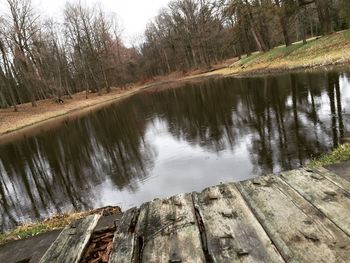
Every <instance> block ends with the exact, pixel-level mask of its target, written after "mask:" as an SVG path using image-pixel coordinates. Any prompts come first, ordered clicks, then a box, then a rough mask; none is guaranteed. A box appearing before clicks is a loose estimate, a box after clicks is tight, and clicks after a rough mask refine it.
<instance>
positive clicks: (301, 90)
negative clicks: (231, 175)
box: [153, 73, 344, 174]
mask: <svg viewBox="0 0 350 263" xmlns="http://www.w3.org/2000/svg"><path fill="white" fill-rule="evenodd" d="M198 86H199V87H198ZM213 86H215V88H213ZM324 94H327V96H328V98H329V106H330V112H331V116H332V117H331V118H329V117H328V118H321V117H320V116H319V115H320V112H319V111H320V108H321V106H322V103H321V97H322V95H324ZM154 102H155V106H153V108H155V109H156V111H157V112H158V115H160V116H164V117H163V119H165V120H166V122H167V123H168V126H169V131H170V132H171V133H172V134H173V135H174V136H175V137H177V138H181V139H184V140H186V141H188V142H189V143H192V144H197V145H200V146H202V147H205V148H207V149H209V150H211V151H213V152H219V151H221V150H224V149H227V148H230V149H232V150H235V147H237V145H238V143H239V142H240V141H242V140H244V139H246V137H247V136H249V137H248V138H249V140H250V155H251V161H252V163H253V165H254V171H255V172H256V173H260V174H261V173H268V172H272V171H277V170H286V169H292V168H295V167H298V166H300V165H303V164H305V162H306V161H307V160H309V159H310V158H311V157H312V156H317V155H320V154H321V153H324V152H325V151H327V150H329V149H330V148H331V146H335V145H337V144H338V142H339V139H340V138H341V137H342V136H343V133H344V124H343V121H342V114H341V94H340V89H339V75H338V74H337V73H329V74H326V77H325V75H324V74H292V75H282V76H280V77H277V78H275V77H266V78H251V79H219V80H215V81H209V82H205V83H202V84H200V85H194V86H193V87H187V88H183V89H173V90H170V91H167V92H165V93H159V94H155V95H154ZM329 119H331V121H332V123H329Z"/></svg>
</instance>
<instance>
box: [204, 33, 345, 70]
mask: <svg viewBox="0 0 350 263" xmlns="http://www.w3.org/2000/svg"><path fill="white" fill-rule="evenodd" d="M349 61H350V31H349V30H346V31H341V32H336V33H334V34H331V35H329V36H325V37H319V38H312V39H309V40H308V42H307V44H306V45H303V43H302V42H297V43H294V44H292V45H291V46H289V47H285V46H279V47H276V48H273V49H272V50H270V51H268V52H266V53H262V52H256V53H253V54H252V55H250V56H249V57H243V58H242V59H241V60H239V61H236V62H235V63H233V64H232V65H231V66H230V67H226V68H223V69H220V70H217V71H213V72H210V73H207V74H222V75H229V74H234V75H245V74H248V75H255V74H259V73H270V72H271V73H273V72H282V71H288V70H295V69H307V68H321V67H323V66H331V65H339V64H345V63H347V62H349Z"/></svg>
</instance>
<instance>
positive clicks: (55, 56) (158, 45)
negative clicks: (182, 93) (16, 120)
mask: <svg viewBox="0 0 350 263" xmlns="http://www.w3.org/2000/svg"><path fill="white" fill-rule="evenodd" d="M4 2H5V4H4V5H5V6H4V7H1V13H0V53H1V54H0V108H7V107H13V108H14V110H17V105H19V104H22V103H26V102H31V104H32V106H33V107H35V106H36V105H37V101H38V100H42V99H48V98H50V99H54V100H58V101H59V100H60V99H61V97H62V96H72V94H74V93H76V92H80V91H85V92H86V97H88V96H89V93H91V92H94V93H98V94H102V92H107V93H108V92H110V89H111V87H123V85H125V84H126V83H131V82H136V81H139V80H144V79H149V78H151V77H152V76H157V75H164V74H168V73H171V72H174V71H181V72H186V71H187V70H189V69H194V68H202V67H210V65H213V64H215V63H219V62H220V61H223V60H225V59H228V58H232V57H238V58H241V57H242V56H243V55H247V56H249V55H250V54H251V53H252V52H255V51H261V52H266V51H268V50H270V49H271V48H273V47H276V46H279V45H286V46H289V45H291V44H292V43H293V42H296V41H303V42H304V43H306V41H307V39H308V38H310V37H319V36H322V35H328V34H332V33H333V32H335V31H340V30H344V29H347V28H349V27H350V1H348V0H172V1H170V2H169V3H168V5H167V6H166V7H164V8H163V9H161V10H160V11H159V14H158V15H157V16H156V17H155V18H154V19H153V20H152V21H150V22H149V24H148V25H147V28H146V29H145V32H144V36H143V40H142V42H141V43H140V44H135V45H134V46H132V47H128V46H126V45H125V43H123V40H122V27H121V25H120V23H119V22H118V19H117V17H116V16H115V15H113V14H110V13H108V12H107V11H105V10H104V9H103V8H101V7H99V6H98V5H96V6H94V7H90V6H86V5H84V4H81V3H80V2H77V3H70V2H67V3H66V5H65V8H64V10H61V12H62V21H55V20H54V19H52V18H47V17H44V16H43V15H42V14H40V13H38V12H37V11H36V10H35V8H34V7H33V5H32V3H31V1H30V0H6V1H4Z"/></svg>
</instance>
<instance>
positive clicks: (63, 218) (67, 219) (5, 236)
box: [0, 206, 121, 245]
mask: <svg viewBox="0 0 350 263" xmlns="http://www.w3.org/2000/svg"><path fill="white" fill-rule="evenodd" d="M106 213H107V214H108V215H110V214H118V213H121V209H120V208H119V207H117V206H108V207H102V208H98V209H94V210H91V211H86V212H72V213H64V214H58V215H54V216H52V217H51V218H48V219H46V220H44V221H41V222H34V223H28V224H23V225H21V226H18V227H17V228H16V229H14V230H12V231H9V232H6V233H0V245H2V244H5V243H7V242H10V241H14V240H19V239H25V238H28V237H32V236H36V235H39V234H42V233H45V232H49V231H52V230H57V229H63V228H64V227H65V226H68V225H69V224H71V223H72V222H73V221H75V220H78V219H80V218H84V217H86V216H88V215H92V214H102V215H105V214H106Z"/></svg>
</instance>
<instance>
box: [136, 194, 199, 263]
mask: <svg viewBox="0 0 350 263" xmlns="http://www.w3.org/2000/svg"><path fill="white" fill-rule="evenodd" d="M136 233H137V235H138V236H139V238H140V239H141V240H142V243H143V246H142V253H141V255H140V256H141V259H142V262H157V263H161V262H166V263H169V262H205V255H204V253H203V248H202V243H201V236H200V231H199V229H198V225H197V223H196V216H195V210H194V207H193V201H192V196H191V194H181V195H177V196H174V197H171V198H169V199H164V200H159V199H157V200H154V201H152V202H149V203H146V204H143V205H142V206H141V208H140V216H139V220H138V222H137V226H136Z"/></svg>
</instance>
